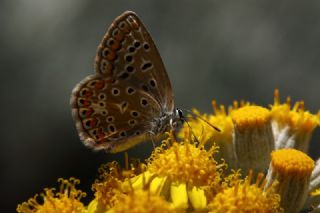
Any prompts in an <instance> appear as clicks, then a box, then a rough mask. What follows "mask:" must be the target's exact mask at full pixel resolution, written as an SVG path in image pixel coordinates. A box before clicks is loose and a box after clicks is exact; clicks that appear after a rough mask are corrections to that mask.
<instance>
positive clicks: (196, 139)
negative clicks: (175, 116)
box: [182, 118, 200, 144]
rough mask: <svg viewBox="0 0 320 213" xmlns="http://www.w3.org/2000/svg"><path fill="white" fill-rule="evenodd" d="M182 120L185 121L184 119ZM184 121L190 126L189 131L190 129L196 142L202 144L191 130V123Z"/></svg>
mask: <svg viewBox="0 0 320 213" xmlns="http://www.w3.org/2000/svg"><path fill="white" fill-rule="evenodd" d="M182 119H183V118H182ZM183 121H184V122H186V124H187V125H188V127H189V129H190V131H191V134H192V136H193V137H194V139H195V141H196V142H197V143H198V144H200V141H199V140H198V138H197V136H196V135H195V134H194V132H193V131H192V128H191V126H190V124H189V122H188V121H187V120H186V119H183Z"/></svg>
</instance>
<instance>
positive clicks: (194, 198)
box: [187, 186, 207, 210]
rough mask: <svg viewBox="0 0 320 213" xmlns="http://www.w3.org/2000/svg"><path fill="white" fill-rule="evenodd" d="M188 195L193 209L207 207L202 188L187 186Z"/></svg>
mask: <svg viewBox="0 0 320 213" xmlns="http://www.w3.org/2000/svg"><path fill="white" fill-rule="evenodd" d="M187 192H188V197H189V200H190V202H191V205H192V207H193V208H194V209H195V210H200V209H205V208H206V207H207V198H206V195H205V193H204V190H203V189H200V188H199V187H195V186H193V187H188V190H187Z"/></svg>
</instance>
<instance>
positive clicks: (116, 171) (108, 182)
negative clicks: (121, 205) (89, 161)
mask: <svg viewBox="0 0 320 213" xmlns="http://www.w3.org/2000/svg"><path fill="white" fill-rule="evenodd" d="M99 173H100V176H99V178H98V179H97V180H96V181H95V183H94V184H93V185H92V190H93V191H94V192H95V193H94V196H95V200H96V202H97V203H98V204H99V206H102V207H103V208H105V209H108V208H111V207H112V206H114V202H115V200H116V196H117V195H119V194H120V193H121V190H122V188H121V187H122V180H123V179H124V177H123V176H122V171H121V168H120V166H119V165H118V163H116V162H115V161H114V162H110V163H108V164H104V165H102V166H101V167H100V168H99Z"/></svg>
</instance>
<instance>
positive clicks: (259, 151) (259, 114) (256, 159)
mask: <svg viewBox="0 0 320 213" xmlns="http://www.w3.org/2000/svg"><path fill="white" fill-rule="evenodd" d="M231 117H232V121H233V124H234V135H233V145H234V152H235V155H236V159H237V161H238V166H239V168H241V169H242V171H243V172H244V173H247V172H248V171H249V170H251V169H253V170H254V171H256V172H261V171H264V170H265V168H267V167H268V165H269V162H270V152H271V151H272V150H273V149H274V139H273V133H272V129H271V115H270V111H269V110H268V109H266V108H264V107H260V106H254V105H251V106H244V107H240V108H239V109H236V110H233V111H232V112H231ZM257 147H259V148H257Z"/></svg>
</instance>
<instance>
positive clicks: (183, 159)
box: [148, 136, 221, 186]
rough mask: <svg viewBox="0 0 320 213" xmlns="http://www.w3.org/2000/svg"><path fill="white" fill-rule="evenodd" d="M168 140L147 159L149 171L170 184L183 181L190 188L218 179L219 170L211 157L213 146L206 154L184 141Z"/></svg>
mask: <svg viewBox="0 0 320 213" xmlns="http://www.w3.org/2000/svg"><path fill="white" fill-rule="evenodd" d="M172 140H173V138H172V137H170V138H168V139H167V140H166V141H164V142H165V143H164V144H163V146H162V147H160V148H156V149H155V151H154V152H153V154H152V155H151V157H150V159H149V160H148V162H149V165H148V169H149V171H150V172H152V173H154V174H156V175H159V176H165V177H168V179H169V180H170V181H172V182H184V183H188V184H189V185H191V186H207V185H209V186H212V185H216V184H217V183H218V181H219V180H220V173H219V168H220V167H221V165H218V164H217V162H216V161H215V160H214V158H213V155H214V153H216V152H217V147H216V146H212V147H211V148H210V149H209V150H208V151H207V150H205V149H204V148H203V147H198V146H196V145H195V144H192V143H191V142H190V141H188V140H187V136H186V138H185V140H184V141H183V142H182V143H177V142H176V141H174V140H173V141H172Z"/></svg>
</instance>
